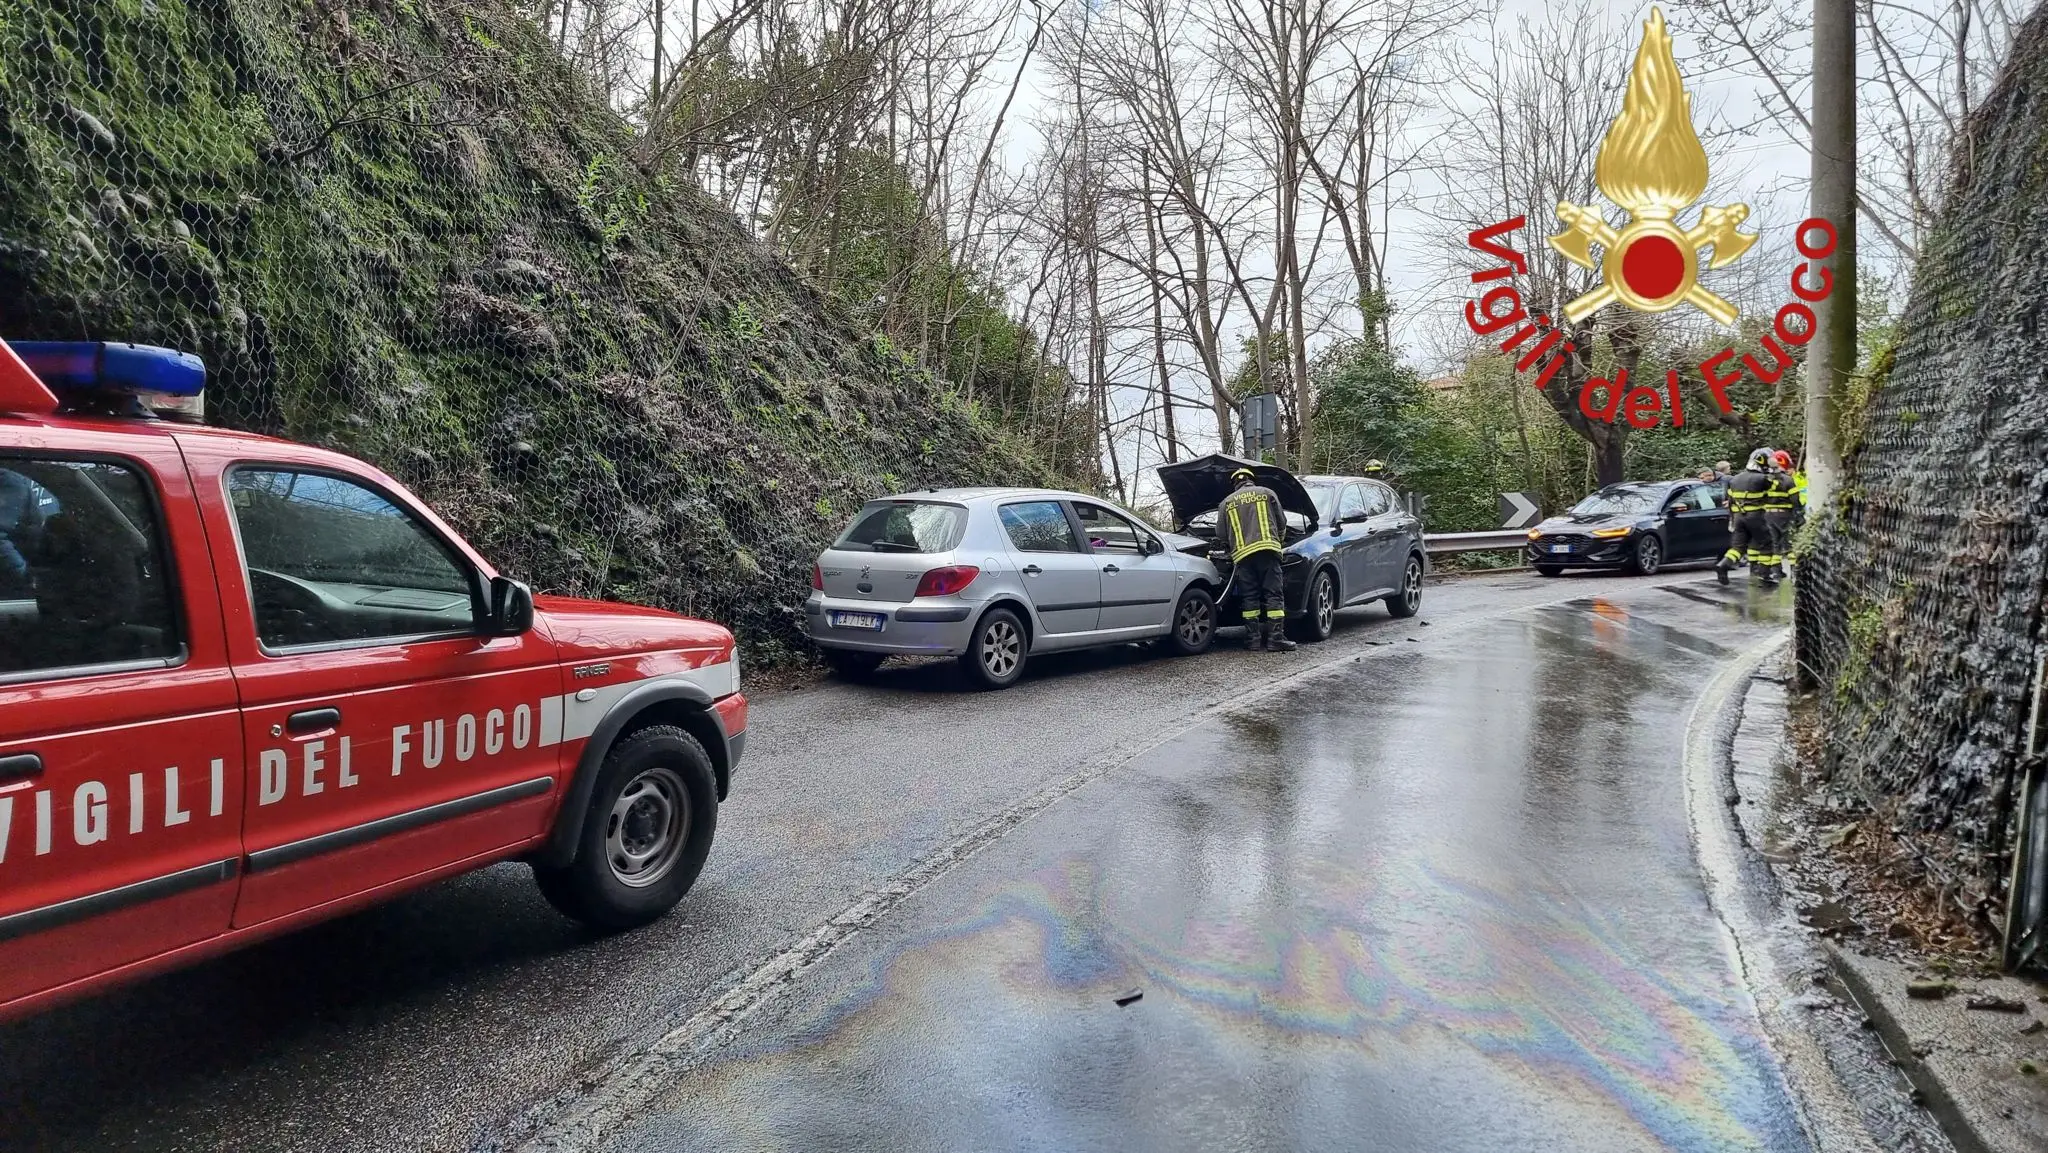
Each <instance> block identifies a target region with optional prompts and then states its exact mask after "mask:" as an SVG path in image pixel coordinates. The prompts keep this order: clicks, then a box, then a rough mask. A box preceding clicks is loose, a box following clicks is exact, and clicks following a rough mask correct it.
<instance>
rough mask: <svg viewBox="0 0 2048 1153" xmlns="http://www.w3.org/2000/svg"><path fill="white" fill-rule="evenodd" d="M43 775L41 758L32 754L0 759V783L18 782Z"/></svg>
mask: <svg viewBox="0 0 2048 1153" xmlns="http://www.w3.org/2000/svg"><path fill="white" fill-rule="evenodd" d="M42 775H43V758H41V757H39V756H37V755H35V754H34V753H15V754H13V755H12V756H6V757H0V781H20V780H27V779H28V778H30V777H40V776H42Z"/></svg>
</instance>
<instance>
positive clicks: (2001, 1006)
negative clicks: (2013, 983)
mask: <svg viewBox="0 0 2048 1153" xmlns="http://www.w3.org/2000/svg"><path fill="white" fill-rule="evenodd" d="M1964 1008H1966V1009H1986V1010H1989V1011H1990V1012H1993V1013H2024V1012H2026V1011H2027V1007H2026V1005H2025V1004H2024V1003H2022V1002H2019V1001H2015V1000H2013V999H2012V998H2010V997H1972V998H1970V1000H1969V1001H1968V1002H1967V1003H1966V1004H1965V1005H1964Z"/></svg>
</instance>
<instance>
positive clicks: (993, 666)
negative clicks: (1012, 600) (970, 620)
mask: <svg viewBox="0 0 2048 1153" xmlns="http://www.w3.org/2000/svg"><path fill="white" fill-rule="evenodd" d="M1028 647H1029V642H1028V641H1026V639H1025V634H1024V622H1023V621H1021V620H1019V619H1018V617H1017V614H1016V613H1014V612H1012V611H1010V610H1009V609H1006V608H993V609H990V610H988V613H987V615H985V616H983V617H982V618H981V623H979V624H977V625H975V626H974V638H973V639H972V640H970V641H969V642H968V644H967V651H966V652H964V653H962V654H960V667H961V668H962V669H963V670H964V671H965V672H966V673H967V679H968V680H969V681H970V682H972V683H973V684H974V685H975V686H976V687H978V688H984V689H1007V688H1009V687H1010V686H1011V685H1014V684H1016V683H1017V678H1018V677H1021V676H1023V675H1024V656H1025V652H1024V650H1025V649H1026V648H1028Z"/></svg>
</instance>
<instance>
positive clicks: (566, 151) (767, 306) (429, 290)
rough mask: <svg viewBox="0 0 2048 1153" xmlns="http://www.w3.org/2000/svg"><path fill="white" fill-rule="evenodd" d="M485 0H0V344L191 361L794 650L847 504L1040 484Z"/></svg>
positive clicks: (985, 425)
mask: <svg viewBox="0 0 2048 1153" xmlns="http://www.w3.org/2000/svg"><path fill="white" fill-rule="evenodd" d="M633 144H634V138H633V134H632V131H631V129H630V128H629V127H628V126H627V125H626V124H624V123H623V122H622V121H621V120H620V119H619V118H618V117H616V116H615V115H614V114H612V113H611V112H610V111H609V110H608V109H607V108H606V107H605V105H604V102H603V101H602V100H601V99H600V98H599V97H598V96H596V95H595V94H593V93H592V92H590V91H589V90H588V89H587V88H586V86H585V85H584V84H583V82H582V81H581V80H580V79H579V78H578V77H576V76H575V75H574V74H573V73H571V71H570V70H569V69H568V68H567V67H566V66H564V65H563V63H562V62H561V60H560V59H559V57H558V56H557V54H556V53H555V51H554V49H553V47H552V45H550V44H549V43H548V42H547V40H546V39H545V38H544V37H543V36H542V35H541V34H540V33H539V32H538V31H537V30H536V29H535V28H534V27H533V26H532V25H531V24H530V23H528V22H527V21H525V20H524V19H523V18H521V17H520V16H518V15H517V14H516V13H515V12H514V11H512V9H511V8H510V7H509V6H507V5H506V4H504V3H502V2H499V0H383V2H378V0H367V2H354V3H342V2H341V0H328V2H325V3H322V2H317V0H65V3H63V4H51V3H49V2H48V0H0V335H4V336H7V337H10V338H17V339H32V338H42V339H100V340H133V341H140V342H146V343H157V344H166V345H171V346H175V347H179V348H183V349H187V350H190V351H194V352H197V353H198V354H200V355H201V356H202V357H204V358H205V359H206V361H207V363H208V365H209V366H210V368H211V369H212V372H213V378H212V382H211V385H210V387H209V391H208V406H209V420H210V421H211V422H212V423H216V424H224V425H231V426H235V427H241V428H246V429H252V430H256V431H262V432H269V433H274V434H277V435H281V436H285V437H289V438H291V439H294V440H303V441H308V442H312V443H315V444H321V445H326V446H330V447H334V448H338V449H341V450H343V451H346V452H350V453H353V454H356V455H359V456H362V457H364V458H366V459H368V460H370V461H372V462H374V463H376V464H378V465H379V466H381V467H383V468H384V469H386V470H387V471H389V472H391V473H392V474H393V475H395V476H396V477H398V478H399V479H400V480H402V481H404V482H405V483H407V484H408V485H410V486H412V487H413V488H414V489H415V490H416V491H418V492H419V493H420V494H421V495H422V496H423V497H425V498H426V499H427V500H428V501H430V502H431V503H433V504H434V505H435V506H436V507H437V508H438V509H439V510H440V511H441V512H442V514H443V515H444V516H446V517H447V518H448V519H449V520H450V521H451V522H453V523H454V524H455V525H456V526H457V527H458V528H459V529H461V530H462V531H463V532H464V533H465V534H466V535H467V536H469V538H470V539H471V540H472V541H474V542H475V543H476V544H477V545H478V546H479V547H480V548H481V549H482V550H483V551H484V552H485V553H486V554H487V555H489V556H490V557H491V558H492V559H493V561H494V562H496V563H497V564H499V565H500V566H501V567H503V568H504V569H506V570H507V571H509V572H511V573H513V574H514V575H517V576H521V577H523V578H525V579H528V580H531V581H532V582H533V583H534V584H535V585H536V586H537V587H539V588H541V589H543V590H551V591H561V592H570V593H578V594H585V595H597V596H606V597H615V598H621V599H626V600H632V601H639V602H643V603H647V604H653V605H659V606H662V607H666V608H671V609H676V610H679V611H684V612H689V613H693V614H698V615H703V616H708V617H711V618H713V619H717V620H720V621H723V622H726V623H728V624H730V625H732V626H733V627H734V628H735V629H736V630H738V631H739V632H740V633H741V634H742V636H743V639H744V641H745V642H746V644H747V645H748V648H749V654H750V657H752V658H754V659H763V658H765V659H769V660H773V659H778V658H782V657H786V656H789V655H791V654H793V653H795V652H796V651H798V647H799V645H800V643H801V642H800V641H799V639H798V634H797V632H796V630H795V627H794V609H795V606H796V605H797V604H799V603H800V602H801V600H802V597H803V595H804V593H805V591H806V579H807V574H808V570H809V565H810V563H811V560H812V559H813V558H814V556H815V555H816V552H817V550H818V549H819V548H820V547H821V546H822V545H823V544H824V542H825V541H826V540H828V539H829V537H830V536H831V534H832V533H833V532H835V531H836V530H837V529H838V528H839V527H840V526H841V524H843V522H844V520H845V518H846V517H847V516H848V515H849V514H850V513H851V511H852V510H853V509H854V508H856V507H858V505H859V504H860V503H861V502H862V501H863V500H865V499H868V498H871V497H874V496H877V495H881V494H883V493H886V492H889V491H893V490H900V489H904V488H912V487H924V486H927V485H943V484H957V483H1013V484H1014V483H1037V482H1042V481H1049V480H1052V479H1054V478H1053V477H1051V476H1049V475H1047V472H1048V470H1047V468H1046V467H1045V466H1044V465H1043V464H1041V463H1039V462H1038V461H1037V460H1036V458H1035V457H1034V456H1033V453H1032V451H1031V449H1030V446H1029V445H1028V444H1026V443H1025V442H1024V441H1023V440H1022V439H1021V438H1020V437H1019V436H1017V435H1015V434H1014V432H1013V431H1012V430H1008V429H1005V428H1004V427H1001V426H1000V425H999V424H998V423H997V422H995V421H993V420H991V419H988V418H986V417H985V416H984V415H983V414H982V413H981V412H980V411H979V410H978V409H976V408H975V407H974V406H972V405H969V404H966V403H964V402H962V401H961V400H960V399H959V397H958V396H957V394H956V393H955V392H954V391H953V390H952V389H951V388H950V387H948V386H946V385H944V384H942V383H938V382H935V381H934V380H932V378H931V377H929V376H928V375H927V374H925V373H923V372H921V371H919V370H917V369H916V368H915V367H914V366H913V365H911V364H910V363H908V362H907V361H906V360H905V359H904V358H903V357H902V356H901V355H900V354H898V353H897V352H895V351H894V350H893V349H892V348H891V347H890V346H889V344H888V342H887V341H886V340H883V339H881V338H879V337H878V336H876V335H874V334H871V333H866V332H862V331H859V330H857V329H856V328H855V327H854V326H852V325H851V324H850V323H849V322H848V321H847V320H846V318H845V317H844V316H843V315H841V314H839V313H837V312H836V311H835V310H834V309H833V308H832V307H831V306H830V305H829V304H828V303H827V302H826V301H824V300H823V299H822V298H821V297H820V296H818V294H817V293H815V292H814V291H812V290H811V289H810V288H809V287H807V286H806V285H805V284H804V283H802V282H801V281H800V280H799V279H798V278H797V276H796V275H795V274H794V273H793V272H792V271H791V270H790V269H789V268H788V267H787V266H785V265H784V264H783V263H782V262H780V261H779V260H777V259H776V258H775V256H774V254H773V253H771V252H770V251H769V250H768V249H767V248H766V247H764V246H763V245H761V244H760V243H758V242H756V241H755V240H753V239H752V238H751V237H749V236H748V235H747V234H746V233H745V232H744V231H743V230H742V229H741V228H740V227H739V224H738V222H737V221H735V220H734V219H733V218H732V216H731V215H730V214H729V213H727V212H726V211H725V210H724V209H723V208H722V207H720V206H718V205H717V204H715V203H713V202H711V201H709V200H708V199H707V198H705V197H703V196H702V195H701V194H699V193H698V192H697V191H696V190H695V189H694V188H693V187H692V186H691V185H690V184H689V182H688V181H687V180H686V179H684V178H681V177H679V176H677V175H675V174H671V173H665V172H659V171H656V172H648V171H644V170H643V169H642V168H641V167H640V166H639V165H638V164H637V163H636V160H635V153H634V149H633Z"/></svg>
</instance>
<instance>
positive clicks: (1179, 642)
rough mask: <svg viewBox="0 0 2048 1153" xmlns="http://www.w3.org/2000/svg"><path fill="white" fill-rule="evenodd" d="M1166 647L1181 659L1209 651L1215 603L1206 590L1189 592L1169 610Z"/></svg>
mask: <svg viewBox="0 0 2048 1153" xmlns="http://www.w3.org/2000/svg"><path fill="white" fill-rule="evenodd" d="M1166 640H1167V643H1168V644H1169V645H1171V646H1172V648H1173V651H1174V652H1176V653H1179V654H1180V655H1181V656H1185V657H1191V656H1194V655H1195V654H1197V653H1204V652H1207V651H1209V646H1210V644H1212V643H1214V641H1215V640H1216V600H1215V598H1213V597H1211V596H1210V595H1209V592H1208V590H1207V589H1199V588H1191V589H1189V590H1188V591H1187V592H1185V593H1182V594H1181V598H1180V603H1179V604H1177V605H1175V606H1174V609H1173V631H1172V632H1171V633H1170V634H1168V635H1167V638H1166Z"/></svg>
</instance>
